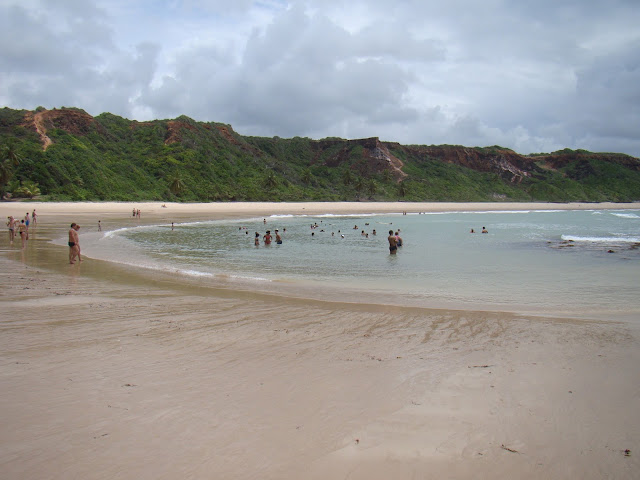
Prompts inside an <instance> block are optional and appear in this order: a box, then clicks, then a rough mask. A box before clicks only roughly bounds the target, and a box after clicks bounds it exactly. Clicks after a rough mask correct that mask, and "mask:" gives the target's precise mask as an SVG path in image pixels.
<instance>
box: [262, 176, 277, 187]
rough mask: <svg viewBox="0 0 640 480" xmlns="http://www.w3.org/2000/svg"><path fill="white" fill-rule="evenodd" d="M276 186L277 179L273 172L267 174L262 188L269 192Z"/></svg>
mask: <svg viewBox="0 0 640 480" xmlns="http://www.w3.org/2000/svg"><path fill="white" fill-rule="evenodd" d="M277 185H278V179H277V178H276V176H275V174H274V173H273V172H269V173H268V174H267V176H266V177H265V179H264V186H265V187H267V188H268V189H269V190H271V189H273V188H275V187H276V186H277Z"/></svg>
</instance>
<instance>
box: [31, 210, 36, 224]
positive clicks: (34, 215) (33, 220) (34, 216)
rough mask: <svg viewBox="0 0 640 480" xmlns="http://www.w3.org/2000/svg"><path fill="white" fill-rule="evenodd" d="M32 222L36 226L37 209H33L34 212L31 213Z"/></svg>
mask: <svg viewBox="0 0 640 480" xmlns="http://www.w3.org/2000/svg"><path fill="white" fill-rule="evenodd" d="M31 223H33V226H34V227H35V226H36V209H35V208H34V209H33V213H32V214H31Z"/></svg>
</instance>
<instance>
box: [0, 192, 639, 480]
mask: <svg viewBox="0 0 640 480" xmlns="http://www.w3.org/2000/svg"><path fill="white" fill-rule="evenodd" d="M133 207H136V208H140V209H141V210H142V221H144V222H150V223H154V222H158V221H169V222H170V221H174V220H175V221H179V220H180V219H185V218H190V219H198V218H224V217H238V216H247V217H249V216H254V217H255V216H263V215H264V216H266V215H271V214H273V213H326V212H331V213H340V212H398V211H403V210H405V211H408V212H416V211H428V210H447V209H448V210H472V209H476V210H487V209H490V208H492V209H497V210H507V209H514V208H519V209H534V208H544V209H558V208H595V207H597V208H603V207H606V206H603V205H601V204H600V205H597V206H596V205H592V204H582V205H558V204H551V205H548V204H542V205H532V204H526V205H525V204H516V205H513V204H476V205H474V204H465V205H460V204H408V203H407V204H405V203H400V204H398V203H390V204H377V203H375V204H365V203H354V204H333V203H331V204H325V203H307V204H256V203H251V204H198V205H190V204H167V208H162V207H161V204H129V203H80V204H47V203H3V204H0V214H3V215H4V217H3V218H6V216H7V215H10V214H13V215H17V214H19V213H21V214H23V213H24V212H26V211H32V210H33V208H36V209H37V212H38V214H39V220H38V227H37V228H36V230H35V231H33V230H32V235H31V240H30V241H29V245H28V246H27V248H26V250H24V251H22V250H21V249H20V244H19V241H16V242H15V243H14V245H13V246H10V245H9V242H8V240H7V237H6V236H5V237H4V239H3V240H0V250H2V255H0V265H2V270H1V271H2V275H1V277H0V282H1V285H2V289H1V290H0V309H1V311H2V316H1V320H0V329H1V332H0V414H1V415H2V417H1V418H2V422H1V423H0V472H2V475H1V477H2V478H3V479H35V478H38V479H45V478H50V479H69V478H82V479H103V478H104V479H113V478H118V479H184V478H194V479H200V478H224V479H257V478H260V479H368V480H376V479H391V478H393V479H414V478H420V479H431V478H433V479H448V478H451V479H457V478H487V479H489V478H491V479H496V478H518V479H543V478H544V479H567V478H581V479H601V478H615V479H633V478H639V474H638V472H640V461H639V458H640V441H639V438H638V436H639V433H638V432H640V370H639V369H638V366H639V365H640V349H639V348H638V347H639V341H638V339H639V338H640V337H639V334H640V328H639V325H640V319H631V320H626V321H602V320H599V321H596V320H589V319H582V320H580V319H562V318H548V317H544V318H543V317H536V316H532V315H528V314H527V315H526V314H511V313H499V312H479V311H478V312H477V311H454V310H434V309H422V308H403V307H391V306H384V305H364V304H362V305H359V304H345V303H338V302H330V301H325V302H320V301H313V300H304V299H292V298H286V297H278V296H274V295H264V294H256V293H251V292H234V291H229V290H221V289H213V288H207V287H205V286H197V285H193V284H190V285H185V284H183V283H181V282H180V279H178V278H175V279H171V278H160V277H157V276H151V275H149V274H147V273H146V272H134V271H131V270H129V269H126V268H124V267H119V266H116V265H111V264H108V263H106V262H100V261H97V260H93V259H87V260H85V261H84V262H83V263H82V264H77V265H72V266H70V265H67V264H66V256H67V251H66V250H67V249H66V248H63V247H59V246H56V245H52V244H50V243H49V240H51V239H54V238H59V237H60V236H63V235H64V234H65V232H66V229H67V228H68V224H69V223H70V222H71V221H76V222H78V223H80V224H82V225H84V226H85V228H88V226H91V228H95V225H96V224H97V220H98V218H100V219H101V220H102V223H103V224H104V228H105V229H109V228H115V227H117V226H120V225H122V224H123V223H126V222H127V221H130V218H129V217H130V216H131V209H132V208H133ZM612 207H615V208H624V207H628V208H638V205H637V204H634V205H627V206H623V205H618V204H616V205H612ZM81 232H82V230H81ZM81 239H82V234H81ZM625 450H629V451H630V453H629V454H628V455H627V454H625Z"/></svg>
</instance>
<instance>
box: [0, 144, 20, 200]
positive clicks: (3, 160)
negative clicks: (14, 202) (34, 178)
mask: <svg viewBox="0 0 640 480" xmlns="http://www.w3.org/2000/svg"><path fill="white" fill-rule="evenodd" d="M16 145H17V144H16V140H15V138H10V139H9V140H7V142H6V144H5V145H3V146H2V147H1V152H0V153H1V155H2V156H1V157H0V195H1V196H4V193H5V186H6V185H7V183H9V180H11V178H12V177H13V169H14V167H17V166H18V165H20V161H21V160H22V157H21V156H20V155H19V154H18V152H17V150H16ZM0 198H1V197H0Z"/></svg>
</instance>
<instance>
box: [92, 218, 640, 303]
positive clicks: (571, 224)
mask: <svg viewBox="0 0 640 480" xmlns="http://www.w3.org/2000/svg"><path fill="white" fill-rule="evenodd" d="M265 220H266V223H264V221H265ZM315 224H317V225H318V227H317V228H313V229H312V228H311V225H315ZM483 226H486V227H487V229H488V232H489V233H486V234H482V233H480V231H481V229H482V227H483ZM354 227H357V228H354ZM276 228H277V229H279V230H280V232H281V235H282V237H283V244H282V245H276V244H275V242H274V243H272V244H271V245H270V246H265V245H264V244H263V242H262V236H263V235H264V233H265V231H266V230H271V232H272V234H273V233H274V231H275V229H276ZM471 228H473V229H474V230H475V231H476V233H474V234H471V233H470V229H471ZM374 229H375V230H376V232H377V235H374V234H373V230H374ZM390 229H393V230H394V231H395V230H398V229H400V235H401V236H402V238H403V240H404V246H403V247H401V248H400V249H399V251H398V254H397V255H389V252H388V243H387V235H388V231H389V230H390ZM363 230H364V232H365V233H368V237H367V236H365V235H362V231H363ZM255 232H258V233H259V234H260V238H261V243H260V246H258V247H256V246H254V236H255ZM274 236H275V235H274ZM639 245H640V210H624V211H615V210H593V211H584V210H583V211H560V210H558V211H555V210H546V211H528V212H522V211H503V212H447V213H425V214H409V215H402V214H400V213H398V214H393V215H343V216H336V215H330V214H327V215H318V216H304V215H298V216H272V217H268V218H266V219H263V218H255V219H250V220H247V219H243V220H237V221H229V220H224V221H205V222H194V223H181V224H176V225H175V227H174V229H173V230H172V229H171V226H170V225H147V226H139V227H132V228H125V229H121V230H116V231H112V232H106V233H103V234H102V235H100V236H96V237H95V238H91V239H90V242H89V244H88V245H86V246H84V245H83V249H84V250H85V251H87V252H92V253H93V254H95V256H98V257H101V258H104V259H106V260H116V259H117V261H120V262H122V263H126V264H129V265H134V266H140V267H145V268H150V269H154V270H161V271H167V272H172V273H175V274H177V275H184V276H185V277H191V278H193V277H197V278H199V279H200V281H202V282H207V281H211V282H215V281H217V280H219V279H220V278H224V279H227V281H229V282H232V283H233V282H235V283H233V285H235V286H236V287H237V288H248V289H258V290H261V289H267V290H269V289H270V290H272V291H273V290H274V289H275V290H281V291H285V290H288V289H296V288H301V287H305V288H306V289H307V291H308V292H315V295H312V296H315V297H317V298H327V297H328V298H332V296H336V297H337V296H340V297H341V298H351V299H353V300H354V301H366V302H380V303H394V304H401V305H415V306H431V307H454V308H455V307H461V308H474V309H498V310H513V311H532V312H540V313H545V312H554V313H558V312H563V313H576V314H581V315H584V314H585V313H589V314H595V315H597V314H598V312H618V313H620V314H623V315H634V314H637V313H639V312H640V296H639V295H638V293H640V289H639V288H638V283H639V282H638V281H639V280H640V248H638V246H639ZM610 251H612V253H611V252H610ZM90 255H91V254H90ZM345 296H346V297H345Z"/></svg>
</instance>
